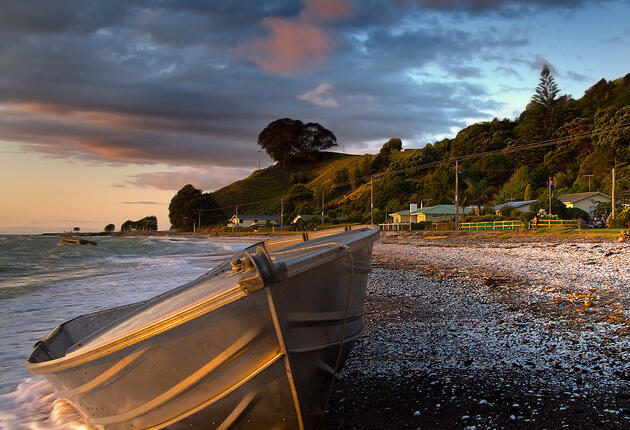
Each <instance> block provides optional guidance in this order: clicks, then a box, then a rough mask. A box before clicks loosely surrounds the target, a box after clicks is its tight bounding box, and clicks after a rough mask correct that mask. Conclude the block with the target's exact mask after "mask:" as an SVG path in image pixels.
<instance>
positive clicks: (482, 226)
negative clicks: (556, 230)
mask: <svg viewBox="0 0 630 430" xmlns="http://www.w3.org/2000/svg"><path fill="white" fill-rule="evenodd" d="M551 227H564V228H576V229H577V228H581V226H580V222H579V221H578V220H574V219H573V220H566V219H541V220H538V223H537V224H536V225H534V224H533V223H531V222H530V223H527V224H526V223H524V222H523V221H487V222H463V223H461V224H460V230H475V231H482V230H518V229H521V228H551Z"/></svg>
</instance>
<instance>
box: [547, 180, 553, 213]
mask: <svg viewBox="0 0 630 430" xmlns="http://www.w3.org/2000/svg"><path fill="white" fill-rule="evenodd" d="M548 179H549V185H548V187H549V219H551V194H552V193H553V188H552V187H553V182H551V176H549V177H548ZM549 222H551V221H549Z"/></svg>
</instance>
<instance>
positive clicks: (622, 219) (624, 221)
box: [606, 208, 630, 228]
mask: <svg viewBox="0 0 630 430" xmlns="http://www.w3.org/2000/svg"><path fill="white" fill-rule="evenodd" d="M615 215H616V216H615V217H614V218H613V217H612V214H611V215H610V216H609V217H608V219H607V220H606V224H608V227H612V228H630V227H629V226H628V222H629V221H630V208H626V209H624V210H623V211H621V212H618V213H616V214H615Z"/></svg>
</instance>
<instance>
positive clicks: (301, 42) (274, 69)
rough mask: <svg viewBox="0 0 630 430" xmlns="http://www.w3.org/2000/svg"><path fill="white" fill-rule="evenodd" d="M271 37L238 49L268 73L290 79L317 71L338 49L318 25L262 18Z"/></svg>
mask: <svg viewBox="0 0 630 430" xmlns="http://www.w3.org/2000/svg"><path fill="white" fill-rule="evenodd" d="M262 25H263V26H265V27H267V28H268V29H269V30H270V31H271V34H270V35H269V36H267V37H266V38H264V39H259V40H256V41H253V42H251V43H249V44H248V45H245V46H240V47H238V48H237V52H238V53H240V54H244V55H246V56H248V57H249V58H251V59H252V60H253V61H254V63H256V65H257V66H258V67H260V68H261V69H263V70H265V71H266V72H269V73H276V74H281V75H293V74H296V73H299V72H305V71H309V70H314V69H317V68H319V67H320V66H321V65H322V63H323V62H324V60H326V58H328V55H330V53H331V52H332V51H333V49H334V48H335V46H336V45H337V43H336V41H335V40H334V39H333V37H332V36H330V35H329V34H328V33H326V31H324V30H323V29H321V28H320V27H318V26H317V25H313V24H308V23H305V22H300V21H290V20H284V19H280V18H265V19H263V21H262Z"/></svg>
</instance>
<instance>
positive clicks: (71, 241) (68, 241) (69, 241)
mask: <svg viewBox="0 0 630 430" xmlns="http://www.w3.org/2000/svg"><path fill="white" fill-rule="evenodd" d="M57 245H98V243H97V242H95V241H93V240H87V239H81V238H78V237H62V238H61V239H59V242H57Z"/></svg>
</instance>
